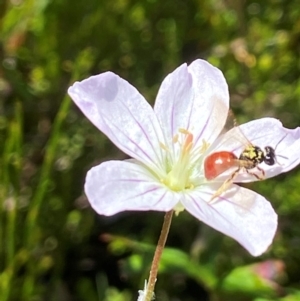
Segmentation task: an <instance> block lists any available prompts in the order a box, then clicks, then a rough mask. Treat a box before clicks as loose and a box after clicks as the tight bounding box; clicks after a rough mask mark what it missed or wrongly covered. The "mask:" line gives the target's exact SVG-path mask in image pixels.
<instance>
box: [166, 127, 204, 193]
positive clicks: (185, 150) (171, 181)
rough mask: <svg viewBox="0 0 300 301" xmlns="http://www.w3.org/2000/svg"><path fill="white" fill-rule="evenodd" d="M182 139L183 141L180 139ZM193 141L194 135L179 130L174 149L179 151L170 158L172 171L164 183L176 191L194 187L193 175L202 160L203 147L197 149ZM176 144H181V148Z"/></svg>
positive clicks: (174, 140) (174, 141) (170, 170)
mask: <svg viewBox="0 0 300 301" xmlns="http://www.w3.org/2000/svg"><path fill="white" fill-rule="evenodd" d="M181 137H182V139H180V138H181ZM193 139H194V136H193V134H192V133H190V132H189V131H187V130H184V129H179V134H177V135H176V136H175V137H174V138H173V144H174V148H175V149H177V152H176V151H175V154H173V157H172V158H170V160H169V162H170V166H169V167H170V169H169V172H168V173H167V176H166V177H165V178H164V179H163V180H162V182H163V183H164V184H165V185H167V186H168V187H169V188H170V189H172V190H174V191H181V190H185V189H191V188H193V187H194V184H193V182H192V179H191V178H192V177H191V175H192V173H193V170H194V168H195V166H196V165H198V164H197V163H199V159H201V154H202V153H203V147H202V148H201V149H198V148H197V149H195V148H194V142H193ZM180 140H181V141H180ZM176 144H179V148H178V146H177V145H176ZM204 145H205V143H204ZM175 146H177V147H175ZM199 166H200V165H199Z"/></svg>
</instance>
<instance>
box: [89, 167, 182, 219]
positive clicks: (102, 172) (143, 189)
mask: <svg viewBox="0 0 300 301" xmlns="http://www.w3.org/2000/svg"><path fill="white" fill-rule="evenodd" d="M85 193H86V195H87V197H88V199H89V201H90V203H91V205H92V207H93V208H94V210H95V211H96V212H97V213H99V214H103V215H113V214H116V213H118V212H121V211H125V210H140V211H146V210H157V211H169V210H171V209H172V208H173V207H174V206H175V205H176V203H178V201H179V194H177V193H174V192H172V191H170V190H167V189H166V187H165V186H164V185H162V184H160V182H159V180H158V179H156V178H155V177H154V176H153V175H152V174H151V173H150V172H149V171H148V170H147V169H146V168H145V167H144V166H142V165H139V164H135V163H133V162H132V161H107V162H104V163H102V164H100V165H98V166H96V167H93V168H92V169H91V170H89V172H88V174H87V177H86V183H85Z"/></svg>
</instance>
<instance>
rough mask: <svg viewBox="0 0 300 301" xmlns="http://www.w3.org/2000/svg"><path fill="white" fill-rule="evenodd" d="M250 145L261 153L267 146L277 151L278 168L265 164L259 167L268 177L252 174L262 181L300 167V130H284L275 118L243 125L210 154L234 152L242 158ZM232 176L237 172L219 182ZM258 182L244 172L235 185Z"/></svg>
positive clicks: (225, 136)
mask: <svg viewBox="0 0 300 301" xmlns="http://www.w3.org/2000/svg"><path fill="white" fill-rule="evenodd" d="M249 142H250V143H251V144H252V145H255V146H259V147H261V148H262V149H264V148H265V147H266V146H271V147H273V148H274V149H275V154H276V161H277V162H276V164H274V165H271V166H270V165H267V164H265V163H261V164H259V167H260V168H261V169H262V170H263V171H264V172H265V177H263V175H262V172H261V171H259V170H258V169H257V168H255V169H252V170H251V172H253V173H255V174H257V175H258V176H260V177H262V178H270V177H274V176H276V175H278V174H280V173H282V172H287V171H289V170H291V169H292V168H294V167H295V166H296V165H298V164H299V163H300V156H299V155H298V153H299V149H300V128H296V129H292V130H291V129H287V128H284V127H283V126H282V123H281V122H280V121H279V120H277V119H274V118H261V119H257V120H253V121H250V122H247V123H245V124H242V125H241V126H240V129H238V128H233V129H231V130H230V131H228V132H227V133H225V134H224V135H222V136H221V137H220V139H218V140H217V141H216V142H215V145H214V146H213V150H210V151H211V152H215V151H221V150H226V151H233V152H234V153H235V154H236V156H237V157H239V156H240V154H241V153H242V151H243V149H244V148H245V147H246V146H248V145H249ZM247 143H248V144H247ZM232 172H234V170H228V171H226V172H224V173H223V174H222V175H220V176H219V177H218V179H216V180H217V181H224V180H225V179H227V178H228V177H230V175H231V174H232ZM257 180H258V179H257V178H256V177H254V176H252V175H250V174H248V173H247V172H245V170H241V172H240V174H239V175H238V176H237V177H236V178H235V179H234V182H250V181H257Z"/></svg>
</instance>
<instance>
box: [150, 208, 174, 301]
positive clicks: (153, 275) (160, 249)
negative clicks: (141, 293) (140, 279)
mask: <svg viewBox="0 0 300 301" xmlns="http://www.w3.org/2000/svg"><path fill="white" fill-rule="evenodd" d="M173 212H174V211H173V210H171V211H168V212H166V214H165V218H164V223H163V226H162V229H161V232H160V237H159V240H158V243H157V246H156V250H155V253H154V257H153V261H152V265H151V270H150V276H149V279H148V285H147V292H146V296H145V299H144V300H145V301H151V300H152V299H153V294H154V287H155V282H156V277H157V272H158V267H159V261H160V258H161V255H162V252H163V249H164V247H165V244H166V240H167V237H168V233H169V229H170V225H171V221H172V216H173Z"/></svg>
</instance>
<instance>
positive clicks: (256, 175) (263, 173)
mask: <svg viewBox="0 0 300 301" xmlns="http://www.w3.org/2000/svg"><path fill="white" fill-rule="evenodd" d="M256 168H257V169H258V170H259V171H260V172H261V175H258V174H256V173H254V172H251V171H249V170H248V169H246V171H247V173H248V174H249V175H251V176H254V177H255V178H256V179H257V180H260V181H262V180H264V179H265V171H264V170H263V169H262V168H260V167H259V166H256Z"/></svg>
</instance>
